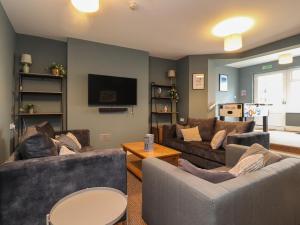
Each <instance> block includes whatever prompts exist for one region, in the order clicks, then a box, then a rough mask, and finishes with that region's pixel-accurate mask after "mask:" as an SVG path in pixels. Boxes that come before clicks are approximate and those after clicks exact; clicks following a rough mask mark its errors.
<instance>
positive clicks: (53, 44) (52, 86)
mask: <svg viewBox="0 0 300 225" xmlns="http://www.w3.org/2000/svg"><path fill="white" fill-rule="evenodd" d="M22 53H28V54H31V56H32V65H31V67H30V72H33V73H49V72H50V71H49V69H48V67H49V65H51V63H53V62H55V63H59V64H62V65H64V67H65V68H66V67H67V43H66V42H62V41H56V40H51V39H47V38H41V37H36V36H30V35H23V34H17V37H16V57H15V58H16V59H15V71H20V69H21V68H22V65H21V64H20V57H21V55H22ZM16 76H18V74H17V72H16ZM27 81H28V80H27ZM35 81H37V80H36V79H35V80H33V79H31V80H30V81H29V82H27V83H26V81H25V82H24V85H23V86H24V87H23V88H24V90H25V89H26V88H27V90H30V89H32V90H39V89H43V90H44V91H46V90H48V91H59V89H58V88H59V87H60V82H59V80H53V79H52V80H51V79H47V80H43V81H37V82H35ZM66 82H67V81H66V79H64V82H63V101H64V104H63V106H64V109H63V111H64V113H65V114H64V128H66V127H67V116H66V115H67V112H66V109H67V107H66V105H67V103H66V101H67V95H66V91H67V90H66ZM59 98H60V96H54V97H53V96H49V97H47V96H43V97H38V98H36V97H35V98H33V97H31V96H28V97H27V99H24V104H28V103H33V104H34V105H36V108H37V109H36V110H37V111H39V112H60V111H61V109H60V108H61V107H60V99H59ZM16 108H18V107H17V106H16ZM16 110H18V109H16ZM44 120H48V121H50V122H51V124H52V125H53V126H54V127H55V129H57V130H58V129H60V118H59V117H51V118H50V117H39V118H38V119H34V120H33V119H30V118H29V119H27V120H26V122H27V125H30V124H33V123H38V122H41V121H44Z"/></svg>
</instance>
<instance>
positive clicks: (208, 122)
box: [188, 118, 216, 141]
mask: <svg viewBox="0 0 300 225" xmlns="http://www.w3.org/2000/svg"><path fill="white" fill-rule="evenodd" d="M215 122H216V118H209V119H194V118H189V119H188V124H189V125H190V126H191V127H195V126H198V128H199V132H200V135H201V137H202V140H203V141H211V139H212V137H213V135H214V129H215Z"/></svg>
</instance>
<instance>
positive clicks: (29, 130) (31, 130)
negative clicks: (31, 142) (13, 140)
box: [20, 126, 38, 142]
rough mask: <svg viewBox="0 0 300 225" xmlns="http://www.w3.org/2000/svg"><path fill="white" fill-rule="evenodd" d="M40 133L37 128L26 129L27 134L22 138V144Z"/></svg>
mask: <svg viewBox="0 0 300 225" xmlns="http://www.w3.org/2000/svg"><path fill="white" fill-rule="evenodd" d="M37 133H38V131H37V129H36V127H35V126H29V127H27V128H26V130H25V132H24V133H23V134H22V136H21V140H20V142H23V141H25V140H26V139H27V138H29V137H31V136H34V135H36V134H37Z"/></svg>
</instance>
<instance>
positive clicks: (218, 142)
mask: <svg viewBox="0 0 300 225" xmlns="http://www.w3.org/2000/svg"><path fill="white" fill-rule="evenodd" d="M225 137H226V130H220V131H218V132H217V133H216V134H215V135H214V137H213V139H212V140H211V143H210V145H211V148H212V149H218V148H220V147H221V146H222V144H223V141H224V139H225Z"/></svg>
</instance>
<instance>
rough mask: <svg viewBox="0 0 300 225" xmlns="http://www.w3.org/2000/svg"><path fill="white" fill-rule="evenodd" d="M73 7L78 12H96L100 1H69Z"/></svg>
mask: <svg viewBox="0 0 300 225" xmlns="http://www.w3.org/2000/svg"><path fill="white" fill-rule="evenodd" d="M71 2H72V4H73V6H74V7H75V8H76V9H77V10H78V11H80V12H83V13H93V12H97V11H98V10H99V7H100V0H71Z"/></svg>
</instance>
